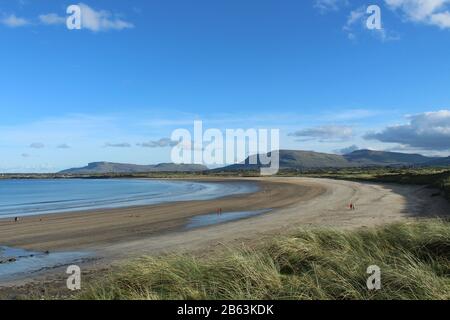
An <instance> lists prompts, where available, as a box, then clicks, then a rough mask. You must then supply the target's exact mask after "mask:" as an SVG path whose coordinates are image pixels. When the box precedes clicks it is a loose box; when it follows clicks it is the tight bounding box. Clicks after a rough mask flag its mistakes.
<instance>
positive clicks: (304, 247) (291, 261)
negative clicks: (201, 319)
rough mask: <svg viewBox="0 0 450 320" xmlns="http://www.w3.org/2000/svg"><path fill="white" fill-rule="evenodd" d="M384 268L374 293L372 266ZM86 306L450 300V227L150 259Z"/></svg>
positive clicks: (332, 234) (296, 237)
mask: <svg viewBox="0 0 450 320" xmlns="http://www.w3.org/2000/svg"><path fill="white" fill-rule="evenodd" d="M370 265H377V266H379V267H380V268H381V283H382V288H381V290H378V291H369V290H368V289H367V287H366V281H367V278H368V277H369V274H367V273H366V270H367V267H368V266H370ZM78 298H82V299H450V222H448V221H447V222H446V221H441V220H429V221H422V222H412V223H398V224H393V225H388V226H385V227H381V228H376V229H359V230H356V231H335V230H323V229H322V230H319V229H312V230H301V231H298V232H296V233H293V234H291V235H289V236H284V237H279V238H276V239H274V240H272V241H271V242H270V243H266V244H263V245H261V246H260V247H259V248H258V249H248V248H247V249H246V248H239V249H227V250H226V251H225V252H222V253H213V254H212V255H210V256H208V257H202V258H196V257H194V256H191V255H181V256H180V255H170V256H163V257H156V258H152V257H143V258H141V259H138V260H136V261H133V262H131V263H129V264H127V265H124V266H123V267H122V268H120V269H119V270H116V271H114V272H112V273H111V274H110V275H109V276H108V277H106V278H105V279H102V280H101V281H98V282H97V283H91V284H90V286H89V287H88V288H86V289H84V290H83V292H82V294H81V295H80V296H78Z"/></svg>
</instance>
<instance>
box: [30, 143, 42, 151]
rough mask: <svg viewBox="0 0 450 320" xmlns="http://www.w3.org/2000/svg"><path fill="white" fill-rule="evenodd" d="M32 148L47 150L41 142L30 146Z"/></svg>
mask: <svg viewBox="0 0 450 320" xmlns="http://www.w3.org/2000/svg"><path fill="white" fill-rule="evenodd" d="M30 148H32V149H42V148H45V145H44V144H43V143H40V142H34V143H32V144H30Z"/></svg>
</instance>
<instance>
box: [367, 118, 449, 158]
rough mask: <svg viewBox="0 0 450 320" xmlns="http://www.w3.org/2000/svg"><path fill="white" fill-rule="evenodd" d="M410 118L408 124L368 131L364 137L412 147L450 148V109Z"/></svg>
mask: <svg viewBox="0 0 450 320" xmlns="http://www.w3.org/2000/svg"><path fill="white" fill-rule="evenodd" d="M408 119H409V123H407V124H402V125H395V126H389V127H387V128H385V129H384V130H383V131H381V132H378V133H368V134H366V135H365V137H364V138H365V139H371V140H378V141H381V142H387V143H399V144H401V145H403V146H407V147H410V148H422V149H426V150H449V149H450V110H441V111H436V112H425V113H420V114H416V115H412V116H408Z"/></svg>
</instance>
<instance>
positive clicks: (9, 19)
mask: <svg viewBox="0 0 450 320" xmlns="http://www.w3.org/2000/svg"><path fill="white" fill-rule="evenodd" d="M0 23H1V24H3V25H5V26H7V27H10V28H18V27H24V26H27V25H29V24H30V22H29V21H28V20H27V19H25V18H20V17H17V16H16V15H15V14H10V15H6V16H4V17H2V18H1V19H0Z"/></svg>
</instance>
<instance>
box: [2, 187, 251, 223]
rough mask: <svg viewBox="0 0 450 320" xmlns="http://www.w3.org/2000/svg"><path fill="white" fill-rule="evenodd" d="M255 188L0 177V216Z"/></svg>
mask: <svg viewBox="0 0 450 320" xmlns="http://www.w3.org/2000/svg"><path fill="white" fill-rule="evenodd" d="M257 190H258V186H257V185H256V183H253V182H220V183H219V182H193V181H173V180H170V181H169V180H150V179H48V180H47V179H37V180H0V219H1V218H11V217H21V216H29V215H36V214H46V213H56V212H70V211H81V210H91V209H100V208H118V207H129V206H137V205H150V204H159V203H166V202H173V201H189V200H209V199H215V198H220V197H226V196H231V195H236V194H243V193H251V192H256V191H257Z"/></svg>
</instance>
